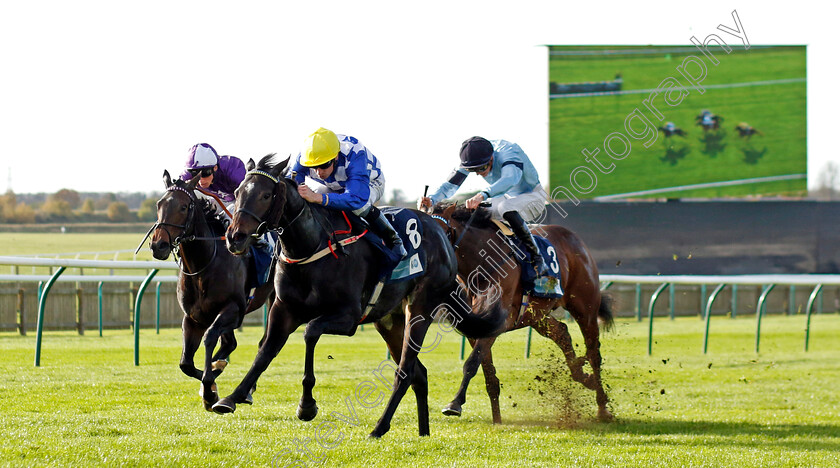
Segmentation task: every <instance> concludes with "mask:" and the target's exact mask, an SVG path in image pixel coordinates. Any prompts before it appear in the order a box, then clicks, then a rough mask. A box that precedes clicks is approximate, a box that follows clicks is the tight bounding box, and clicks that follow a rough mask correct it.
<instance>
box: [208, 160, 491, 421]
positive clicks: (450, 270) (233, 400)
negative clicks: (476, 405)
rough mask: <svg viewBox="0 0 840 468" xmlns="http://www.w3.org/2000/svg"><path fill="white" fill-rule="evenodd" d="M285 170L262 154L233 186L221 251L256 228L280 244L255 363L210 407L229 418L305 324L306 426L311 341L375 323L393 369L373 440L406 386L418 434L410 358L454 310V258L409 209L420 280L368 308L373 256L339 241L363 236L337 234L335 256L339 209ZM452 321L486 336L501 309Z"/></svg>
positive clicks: (417, 387) (416, 380)
mask: <svg viewBox="0 0 840 468" xmlns="http://www.w3.org/2000/svg"><path fill="white" fill-rule="evenodd" d="M287 164H288V159H287V160H285V161H283V162H280V163H279V164H278V163H275V162H274V160H273V155H269V156H266V157H265V158H263V159H262V160H261V161H260V163H259V165H256V166H255V164H254V161H253V160H252V161H249V162H248V164H247V166H246V167H247V168H248V174H247V175H246V176H245V180H244V181H243V182H242V184H241V185H240V186H239V188H238V189H237V193H236V212H235V213H234V216H233V223H232V224H231V225H230V228H229V229H228V231H227V232H228V236H227V244H228V249H229V250H230V251H231V252H234V253H241V252H244V251H245V250H246V249H247V247H248V245H249V244H250V242H252V240H253V239H254V236H255V235H258V234H259V233H260V232H261V231H262V230H264V229H270V230H275V231H277V232H278V233H279V241H278V245H279V246H281V254H280V256H281V260H280V261H278V263H277V269H276V272H275V275H274V284H275V288H276V292H277V297H276V299H275V301H274V304H273V305H272V306H271V310H270V311H269V318H268V330H267V332H266V336H265V340H264V342H263V343H262V344H261V346H260V348H259V351H258V352H257V356H256V358H255V359H254V364H253V366H252V367H251V369H250V370H249V371H248V373H247V374H246V375H245V377H244V379H243V380H242V383H240V384H239V386H238V387H237V388H236V390H234V392H233V393H232V394H230V395H229V396H227V397H226V398H223V399H221V400H219V402H218V403H216V405H214V406H213V410H214V411H216V412H218V413H229V412H233V411H234V410H235V409H236V404H237V403H241V402H243V401H245V398H246V397H247V395H248V392H249V391H250V389H251V388H252V387H253V386H254V384H256V382H257V379H259V377H260V375H261V374H262V373H263V372H264V371H265V369H266V368H267V367H268V365H269V363H270V362H271V361H272V360H273V359H274V357H275V356H276V355H277V354H278V353H279V352H280V350H281V349H282V348H283V345H284V344H285V343H286V340H287V339H288V337H289V335H290V334H291V333H292V332H293V331H295V330H296V329H297V328H298V327H299V326H301V325H302V324H304V323H305V324H307V325H306V331H305V332H304V335H303V337H304V342H305V344H306V357H305V361H304V378H303V395H302V396H301V399H300V403H299V405H298V410H297V416H298V418H299V419H301V420H304V421H309V420H311V419H313V418H314V417H315V416H316V415H317V413H318V406H317V405H316V402H315V398H314V397H313V395H312V389H313V387H314V386H315V373H314V353H315V346H316V344H317V343H318V340H319V339H320V337H321V336H322V335H324V334H332V335H346V336H352V335H353V334H355V332H356V328H357V327H358V325H359V324H360V323H374V324H375V326H376V330H377V331H378V332H379V333H380V335H382V338H384V339H385V342H386V344H387V345H388V349H389V350H390V351H391V355H392V356H393V357H394V360H395V361H396V363H397V365H398V367H397V368H396V375H395V377H394V381H393V382H394V383H393V387H392V393H391V397H390V399H389V400H388V404H387V406H386V408H385V410H384V412H383V414H382V417H381V418H380V419H379V421H378V422H377V424H376V427H375V428H374V430H373V431H372V432H371V436H372V437H381V436H382V435H384V434H385V433H386V432H388V430H389V429H390V426H391V418H392V417H393V415H394V412H395V411H396V409H397V405H399V402H400V400H401V399H402V398H403V396H404V395H405V393H406V391H407V390H408V387H409V385H410V386H411V387H412V388H413V390H414V395H415V397H416V399H417V417H418V427H419V432H420V435H421V436H423V435H429V408H428V380H427V375H426V368H425V367H424V366H423V364H422V363H421V362H420V360H419V359H418V353H419V352H420V351H421V349H422V345H423V339H424V337H425V335H426V331H427V330H428V328H429V326H430V325H431V324H432V321H433V315H434V314H435V313H436V312H440V311H441V310H443V309H446V310H447V311H448V312H455V313H457V311H455V310H454V309H455V307H456V306H450V303H453V302H455V301H453V299H455V298H457V299H458V300H460V301H463V300H464V297H461V295H463V294H464V293H463V290H462V288H460V286H459V284H458V282H457V279H456V275H457V261H456V259H455V252H454V250H453V249H452V246H451V245H450V244H449V241H448V240H447V238H446V234H445V232H444V230H443V229H441V227H440V225H439V224H438V223H437V222H436V221H435V220H433V219H432V218H431V217H429V216H428V215H426V214H425V213H420V212H417V216H418V222H419V223H420V224H421V225H422V227H423V234H422V236H421V235H420V233H419V231H412V232H413V233H415V234H416V236H414V240H412V241H411V242H412V243H413V244H414V243H415V241H416V245H415V246H422V249H423V250H425V252H426V260H427V269H426V271H425V274H424V275H423V276H420V277H417V278H414V279H409V280H407V281H402V282H397V283H391V284H385V285H384V287H382V289H381V294H380V295H379V298H378V300H377V301H375V305H373V307H372V308H370V309H368V304H370V303H371V302H372V301H373V299H372V297H373V296H374V294H375V293H374V291H375V290H376V289H377V285H378V283H379V279H380V273H381V266H380V257H379V256H380V253H379V252H377V250H376V249H377V248H376V247H375V246H373V245H372V244H371V243H369V242H367V241H365V240H361V241H358V242H353V243H349V241H348V240H347V239H352V238H353V237H356V236H357V235H358V234H359V233H360V231H361V230H360V229H356V228H354V229H353V230H352V232H349V233H346V231H345V233H346V234H347V235H348V238H347V239H345V243H346V245H345V246H344V247H343V252H334V253H333V252H332V247H334V246H335V245H336V240H339V239H336V238H334V237H335V236H334V234H335V231H336V230H338V229H337V228H339V229H343V228H344V227H346V226H347V221H346V220H347V218H346V217H345V215H344V214H343V213H342V212H340V211H337V210H333V209H329V208H325V207H323V206H321V205H318V204H312V203H308V202H306V201H305V200H304V199H303V198H302V197H301V196H300V195H299V194H298V191H297V184H296V183H295V182H294V181H293V180H291V179H289V178H286V177H285V174H284V169H285V168H286V166H287ZM328 249H329V250H328ZM322 253H323V254H324V255H322ZM441 307H443V308H441ZM403 310H404V312H403ZM462 310H463V309H462ZM448 317H449V316H448ZM459 318H460V319H461V320H460V321H457V324H456V325H455V327H456V329H458V330H460V331H462V332H463V333H468V334H471V335H477V336H489V335H491V334H492V333H494V332H495V331H496V330H499V329H500V328H501V326H502V323H503V321H504V316H503V314H502V312H501V309H500V308H496V309H493V310H490V311H489V313H488V314H487V315H486V316H483V317H479V316H475V315H472V314H471V313H470V311H464V312H463V314H461V316H460V317H459ZM427 350H428V349H427ZM380 367H381V365H380ZM395 367H396V366H395ZM392 369H393V368H392Z"/></svg>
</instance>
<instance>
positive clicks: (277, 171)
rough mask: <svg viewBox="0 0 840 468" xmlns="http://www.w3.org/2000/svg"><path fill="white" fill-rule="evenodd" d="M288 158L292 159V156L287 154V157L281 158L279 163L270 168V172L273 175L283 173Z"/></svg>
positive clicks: (287, 164) (287, 163)
mask: <svg viewBox="0 0 840 468" xmlns="http://www.w3.org/2000/svg"><path fill="white" fill-rule="evenodd" d="M290 159H292V156H291V155H289V157H288V158H286V159H285V160H283V161H280V163H279V164H277V165H276V166H274V167H273V168H271V172H272V174H273V175H274V176H280V174H282V173H283V171H285V170H286V168H287V167H288V166H289V160H290Z"/></svg>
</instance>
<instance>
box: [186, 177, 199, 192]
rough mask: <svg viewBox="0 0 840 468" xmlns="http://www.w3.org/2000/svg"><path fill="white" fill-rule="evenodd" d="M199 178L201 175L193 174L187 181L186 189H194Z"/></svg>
mask: <svg viewBox="0 0 840 468" xmlns="http://www.w3.org/2000/svg"><path fill="white" fill-rule="evenodd" d="M199 180H201V177H198V176H195V177H193V178H192V179H190V180H189V182H187V190H195V186H196V185H198V181H199Z"/></svg>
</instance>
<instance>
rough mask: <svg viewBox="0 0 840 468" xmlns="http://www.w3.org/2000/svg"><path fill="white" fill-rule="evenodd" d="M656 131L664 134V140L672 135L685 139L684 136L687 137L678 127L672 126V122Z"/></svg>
mask: <svg viewBox="0 0 840 468" xmlns="http://www.w3.org/2000/svg"><path fill="white" fill-rule="evenodd" d="M658 130H661V131H662V133H664V134H665V138H670V137H672V136H674V135H679V136H681V137H683V138H685V137H686V135H688V134H687V133H686V132H685V130H683V129H681V128H680V127H677V126H676V125H674V123H673V122H668V123H666V124H665V125H664V126H662V127H659V128H658Z"/></svg>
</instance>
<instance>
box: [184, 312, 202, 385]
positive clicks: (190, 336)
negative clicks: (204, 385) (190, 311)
mask: <svg viewBox="0 0 840 468" xmlns="http://www.w3.org/2000/svg"><path fill="white" fill-rule="evenodd" d="M181 332H182V334H183V335H184V345H183V349H182V351H181V362H180V363H179V365H178V367H180V369H181V372H183V373H184V374H186V375H187V376H188V377H192V378H194V379H196V380H201V371H200V370H198V369H197V368H196V367H195V361H194V359H195V352H196V351H198V347H199V346H201V336H202V335H204V328H203V327H201V325H199V324H198V323H196V322H195V321H194V320H193V319H191V318H190V317H189V316H188V315H184V319H183V320H182V321H181Z"/></svg>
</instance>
